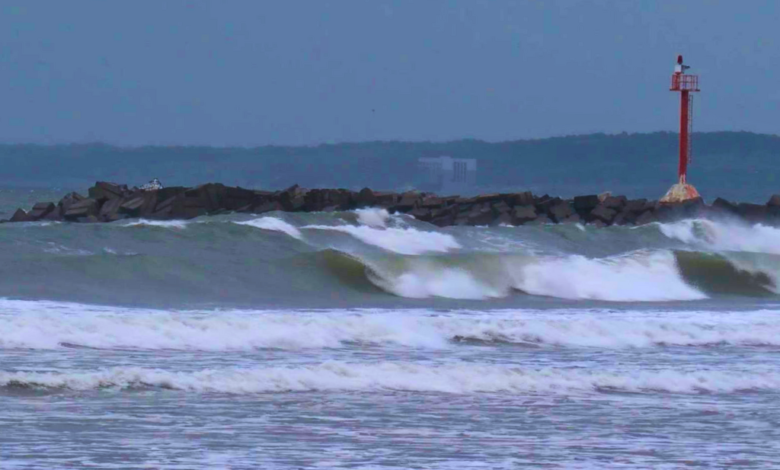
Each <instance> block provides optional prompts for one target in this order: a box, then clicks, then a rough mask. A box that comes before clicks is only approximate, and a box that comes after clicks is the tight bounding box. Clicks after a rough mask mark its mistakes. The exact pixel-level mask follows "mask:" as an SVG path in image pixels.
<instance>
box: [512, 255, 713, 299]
mask: <svg viewBox="0 0 780 470" xmlns="http://www.w3.org/2000/svg"><path fill="white" fill-rule="evenodd" d="M515 279H516V281H515V287H516V288H517V289H520V290H522V291H523V292H526V293H529V294H534V295H546V296H550V297H559V298H564V299H592V300H606V301H664V300H698V299H705V298H707V296H706V295H705V294H703V293H702V292H700V291H698V290H697V289H695V288H693V287H691V286H690V285H689V284H687V283H686V282H685V280H684V279H683V277H682V276H681V275H680V273H679V272H678V270H677V265H676V262H675V257H674V256H673V254H672V253H671V252H668V251H662V252H653V253H645V252H635V253H631V254H628V255H622V256H617V257H612V258H605V259H588V258H585V257H584V256H579V255H573V256H568V257H565V258H559V259H552V260H545V261H541V262H538V263H532V264H530V265H528V266H525V267H524V268H523V269H522V271H521V272H520V273H519V275H515Z"/></svg>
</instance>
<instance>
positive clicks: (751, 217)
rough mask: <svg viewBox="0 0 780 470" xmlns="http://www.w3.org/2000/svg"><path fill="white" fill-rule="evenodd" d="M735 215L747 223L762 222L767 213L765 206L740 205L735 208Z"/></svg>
mask: <svg viewBox="0 0 780 470" xmlns="http://www.w3.org/2000/svg"><path fill="white" fill-rule="evenodd" d="M737 214H739V215H740V216H741V217H743V218H744V219H745V220H747V221H748V222H752V223H758V222H764V221H766V219H767V218H768V217H767V216H768V215H769V211H768V208H767V206H765V205H759V204H748V203H744V202H743V203H741V204H739V205H738V206H737Z"/></svg>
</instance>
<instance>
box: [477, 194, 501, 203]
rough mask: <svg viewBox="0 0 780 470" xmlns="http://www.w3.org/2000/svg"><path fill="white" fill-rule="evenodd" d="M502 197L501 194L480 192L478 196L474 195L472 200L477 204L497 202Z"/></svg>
mask: <svg viewBox="0 0 780 470" xmlns="http://www.w3.org/2000/svg"><path fill="white" fill-rule="evenodd" d="M501 198H502V196H501V194H481V195H479V196H476V197H474V198H473V199H474V202H475V203H477V204H485V203H486V202H487V203H491V202H497V201H500V200H501Z"/></svg>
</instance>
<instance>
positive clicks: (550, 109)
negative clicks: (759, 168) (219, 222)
mask: <svg viewBox="0 0 780 470" xmlns="http://www.w3.org/2000/svg"><path fill="white" fill-rule="evenodd" d="M778 25H780V2H777V1H752V0H742V1H734V0H726V1H715V0H711V1H709V0H687V1H686V0H675V1H629V0H617V1H580V0H562V1H550V0H544V1H517V2H511V1H501V0H489V1H487V0H451V1H435V0H409V1H380V0H375V1H370V0H355V1H346V0H344V1H336V0H334V1H318V0H309V1H302V0H279V1H271V0H268V1H261V0H250V1H238V0H231V1H176V0H165V1H161V0H155V1H143V0H133V1H125V2H118V1H117V2H114V1H104V0H95V1H80V0H70V1H60V0H53V1H35V2H30V1H2V2H0V45H1V46H2V49H1V50H0V141H2V142H37V143H64V142H92V141H104V142H108V143H113V144H121V145H144V144H191V145H195V144H206V145H218V146H223V145H264V144H318V143H322V142H343V141H365V140H391V139H400V140H434V141H442V140H452V139H459V138H464V137H471V138H478V139H485V140H490V141H497V140H508V139H520V138H537V137H549V136H560V135H567V134H576V133H588V132H596V131H603V132H610V133H614V132H622V131H627V132H649V131H657V130H674V129H675V127H676V116H677V112H678V110H677V97H676V96H675V95H674V94H673V93H671V92H669V91H668V87H669V77H670V75H671V72H672V68H673V65H674V60H675V57H676V54H678V53H682V54H684V55H685V58H686V62H688V63H689V64H690V65H691V66H692V70H691V71H692V72H694V73H698V74H699V75H700V76H701V88H702V90H703V92H702V93H701V94H700V96H697V101H696V106H697V109H696V116H695V127H696V129H697V130H749V131H753V132H768V133H777V132H778V123H780V60H778V59H780V26H778Z"/></svg>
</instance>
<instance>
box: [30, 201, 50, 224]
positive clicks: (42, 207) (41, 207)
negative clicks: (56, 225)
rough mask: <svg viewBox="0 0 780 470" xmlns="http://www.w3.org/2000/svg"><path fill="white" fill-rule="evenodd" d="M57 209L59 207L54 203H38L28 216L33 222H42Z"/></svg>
mask: <svg viewBox="0 0 780 470" xmlns="http://www.w3.org/2000/svg"><path fill="white" fill-rule="evenodd" d="M56 209H57V206H55V205H54V203H53V202H37V203H35V205H34V206H33V208H32V210H31V211H30V213H29V214H28V216H29V217H30V219H31V220H41V219H43V218H44V217H46V216H47V215H49V214H50V213H52V212H54V211H55V210H56Z"/></svg>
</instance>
